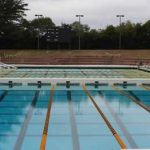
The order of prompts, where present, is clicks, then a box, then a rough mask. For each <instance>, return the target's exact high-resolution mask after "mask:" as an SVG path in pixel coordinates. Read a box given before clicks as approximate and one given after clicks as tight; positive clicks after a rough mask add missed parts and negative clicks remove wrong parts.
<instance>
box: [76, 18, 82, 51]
mask: <svg viewBox="0 0 150 150" xmlns="http://www.w3.org/2000/svg"><path fill="white" fill-rule="evenodd" d="M76 17H78V18H79V50H80V49H81V33H80V32H81V17H84V15H76Z"/></svg>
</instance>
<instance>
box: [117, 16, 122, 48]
mask: <svg viewBox="0 0 150 150" xmlns="http://www.w3.org/2000/svg"><path fill="white" fill-rule="evenodd" d="M116 17H118V18H119V49H122V29H121V25H122V20H121V19H122V18H123V17H124V15H117V16H116Z"/></svg>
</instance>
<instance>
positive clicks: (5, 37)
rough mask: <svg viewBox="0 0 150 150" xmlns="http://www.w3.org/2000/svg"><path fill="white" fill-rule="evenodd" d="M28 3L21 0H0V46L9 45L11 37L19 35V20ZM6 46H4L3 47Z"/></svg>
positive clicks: (23, 14)
mask: <svg viewBox="0 0 150 150" xmlns="http://www.w3.org/2000/svg"><path fill="white" fill-rule="evenodd" d="M27 6H28V4H26V3H24V2H23V0H0V35H1V41H3V42H1V47H5V46H6V45H7V47H11V43H13V40H14V39H13V38H14V37H15V38H17V36H15V35H16V34H17V35H18V38H19V37H20V36H19V30H20V29H19V28H17V27H18V23H19V21H20V20H21V19H22V18H23V16H25V10H27V8H26V7H27ZM2 44H3V45H5V46H2ZM5 48H6V47H5Z"/></svg>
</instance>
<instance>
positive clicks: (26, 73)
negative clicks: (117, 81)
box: [0, 67, 150, 78]
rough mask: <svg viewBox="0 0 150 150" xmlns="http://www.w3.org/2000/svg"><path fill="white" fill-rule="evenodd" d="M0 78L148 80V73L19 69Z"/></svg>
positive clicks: (4, 71) (1, 72)
mask: <svg viewBox="0 0 150 150" xmlns="http://www.w3.org/2000/svg"><path fill="white" fill-rule="evenodd" d="M0 78H150V73H149V72H145V71H142V70H138V69H137V68H132V67H131V68H130V67H126V68H123V67H122V68H119V67H116V68H108V67H103V68H100V67H93V68H92V67H91V68H87V67H86V68H84V67H80V68H79V67H75V68H67V67H65V68H63V67H55V68H54V67H53V68H52V67H41V68H40V67H39V68H38V67H33V68H32V67H19V68H18V69H14V70H11V69H10V70H9V69H8V70H6V69H5V70H1V71H0Z"/></svg>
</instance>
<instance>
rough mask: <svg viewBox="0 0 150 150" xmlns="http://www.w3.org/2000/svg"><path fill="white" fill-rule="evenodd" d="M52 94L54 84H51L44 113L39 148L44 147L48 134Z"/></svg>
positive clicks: (42, 149)
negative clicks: (45, 112) (44, 117)
mask: <svg viewBox="0 0 150 150" xmlns="http://www.w3.org/2000/svg"><path fill="white" fill-rule="evenodd" d="M53 96H54V85H52V89H51V93H50V100H49V104H48V108H47V114H46V119H45V125H44V129H43V134H42V139H41V145H40V150H45V149H46V142H47V136H48V127H49V121H50V115H51V108H52V103H53Z"/></svg>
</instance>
